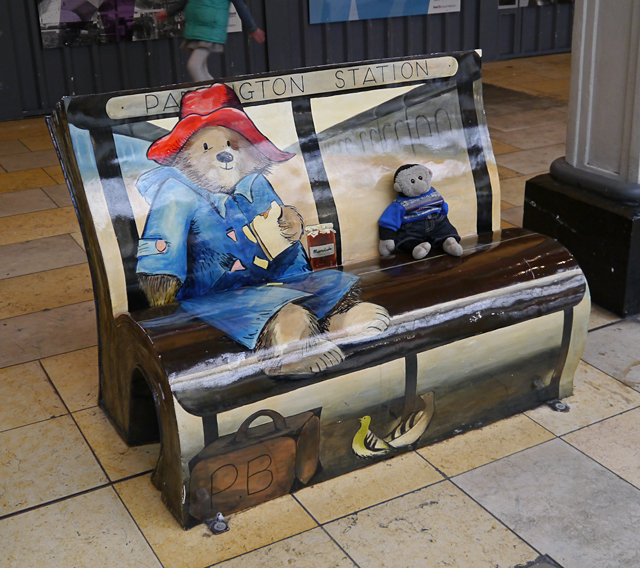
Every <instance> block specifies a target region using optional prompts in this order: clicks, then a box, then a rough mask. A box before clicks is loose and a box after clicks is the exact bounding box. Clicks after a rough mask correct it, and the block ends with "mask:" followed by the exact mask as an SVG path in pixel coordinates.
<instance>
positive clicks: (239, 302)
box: [137, 167, 358, 349]
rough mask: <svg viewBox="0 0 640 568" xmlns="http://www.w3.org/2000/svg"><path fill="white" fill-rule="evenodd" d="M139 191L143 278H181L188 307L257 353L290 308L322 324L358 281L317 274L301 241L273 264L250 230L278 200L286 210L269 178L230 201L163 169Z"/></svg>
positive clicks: (255, 178) (143, 179) (248, 181)
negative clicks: (144, 206)
mask: <svg viewBox="0 0 640 568" xmlns="http://www.w3.org/2000/svg"><path fill="white" fill-rule="evenodd" d="M137 187H138V190H139V191H140V193H141V194H142V196H143V197H144V198H145V200H146V201H147V203H149V205H150V206H151V208H150V210H149V215H148V217H147V222H146V225H145V228H144V232H143V234H142V237H141V239H140V241H139V246H138V267H137V272H138V273H139V274H167V275H171V276H176V277H178V278H179V279H180V280H182V282H183V283H184V284H183V285H182V287H181V288H180V291H179V293H178V297H177V299H178V300H179V301H180V303H181V306H182V308H183V309H185V310H187V311H188V312H190V313H192V314H193V315H195V316H197V317H199V318H200V319H202V320H204V321H206V322H207V323H209V324H211V325H213V326H215V327H217V328H218V329H221V330H222V331H224V332H225V333H226V334H228V335H229V336H231V337H232V338H233V339H235V340H236V341H238V342H239V343H242V344H243V345H245V346H247V347H249V348H250V349H253V348H254V347H255V345H256V341H257V339H258V336H259V335H260V332H261V331H262V329H263V328H264V326H265V324H266V323H267V321H268V320H269V318H271V317H272V316H273V315H274V314H275V313H276V312H277V311H278V310H280V309H281V308H282V307H283V306H285V305H286V304H288V303H290V302H293V301H296V303H297V304H300V305H302V306H304V307H306V308H307V309H309V310H310V311H311V312H312V313H314V314H315V315H316V316H317V317H318V318H322V317H323V316H325V315H326V314H327V313H328V312H329V311H330V310H331V308H333V307H334V306H335V305H336V304H337V303H338V302H339V301H340V299H341V298H342V297H343V296H344V295H345V294H346V293H347V292H348V291H349V290H350V289H351V288H352V287H353V285H354V284H355V282H356V281H357V280H358V278H357V277H356V276H352V275H350V274H346V273H343V272H341V271H339V270H322V271H319V272H312V270H311V267H310V266H309V261H308V259H307V256H306V253H305V251H304V248H303V247H302V244H301V243H300V242H299V241H298V242H296V243H293V244H292V245H291V246H290V247H288V248H287V249H286V250H285V251H283V252H282V253H280V254H279V255H278V256H276V257H275V258H273V259H272V260H269V259H268V258H267V255H266V254H265V252H264V251H263V249H262V247H260V245H259V244H258V243H257V242H256V239H255V238H254V237H253V234H252V233H251V231H250V228H249V224H250V223H251V221H252V220H253V219H254V218H255V217H256V216H257V215H260V214H262V213H264V212H265V211H267V210H268V209H269V207H270V206H271V202H272V201H275V202H276V203H278V205H283V203H282V201H281V200H280V198H279V197H278V195H277V194H276V192H275V191H274V189H273V187H271V184H270V183H269V182H268V181H267V179H266V178H265V177H264V176H263V175H262V174H253V175H250V176H247V177H245V178H244V179H242V180H240V182H239V183H238V184H237V185H236V188H235V191H234V192H233V193H232V194H224V193H212V192H210V191H207V190H205V189H203V188H201V187H199V186H198V185H196V184H194V183H193V182H192V181H191V180H189V179H188V178H187V177H186V176H185V175H184V174H182V172H181V171H180V170H178V169H176V168H172V167H159V168H155V169H153V170H150V171H148V172H146V173H144V174H142V175H141V176H140V177H139V178H138V182H137Z"/></svg>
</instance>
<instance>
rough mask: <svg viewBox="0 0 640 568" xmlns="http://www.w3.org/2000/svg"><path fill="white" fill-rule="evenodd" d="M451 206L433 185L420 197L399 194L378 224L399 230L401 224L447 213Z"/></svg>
mask: <svg viewBox="0 0 640 568" xmlns="http://www.w3.org/2000/svg"><path fill="white" fill-rule="evenodd" d="M448 211H449V206H448V205H447V203H446V201H445V200H444V199H443V198H442V196H441V195H440V194H439V193H438V192H437V191H436V190H435V189H434V188H433V187H432V188H431V189H430V190H429V191H427V193H423V194H422V195H419V196H418V197H405V196H403V195H399V196H398V197H397V198H396V200H395V201H394V202H393V203H392V204H391V205H389V207H387V208H386V209H385V210H384V213H383V214H382V215H381V216H380V220H379V221H378V224H379V225H380V227H383V228H385V229H390V230H392V231H397V230H398V229H399V228H400V226H401V225H404V224H405V223H411V222H413V221H420V220H423V219H426V218H427V217H430V216H431V215H438V214H441V215H445V216H446V215H447V213H448Z"/></svg>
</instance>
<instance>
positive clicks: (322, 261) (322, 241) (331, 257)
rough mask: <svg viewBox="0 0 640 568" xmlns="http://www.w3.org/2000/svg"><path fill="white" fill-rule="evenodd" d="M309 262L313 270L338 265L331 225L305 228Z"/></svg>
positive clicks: (325, 224)
mask: <svg viewBox="0 0 640 568" xmlns="http://www.w3.org/2000/svg"><path fill="white" fill-rule="evenodd" d="M304 232H305V235H306V236H307V247H308V249H309V262H310V264H311V268H312V269H313V270H322V269H323V268H334V267H336V266H337V265H338V256H337V253H336V232H335V231H334V230H333V223H322V224H321V225H312V226H309V227H305V229H304Z"/></svg>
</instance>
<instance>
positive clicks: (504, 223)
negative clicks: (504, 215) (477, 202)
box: [500, 219, 516, 229]
mask: <svg viewBox="0 0 640 568" xmlns="http://www.w3.org/2000/svg"><path fill="white" fill-rule="evenodd" d="M500 228H501V229H515V228H516V226H515V225H512V224H511V223H507V221H503V220H502V219H500Z"/></svg>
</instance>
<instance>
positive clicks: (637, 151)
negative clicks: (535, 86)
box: [552, 0, 640, 191]
mask: <svg viewBox="0 0 640 568" xmlns="http://www.w3.org/2000/svg"><path fill="white" fill-rule="evenodd" d="M639 55H640V0H576V5H575V15H574V25H573V45H572V56H571V94H570V101H569V124H568V131H567V155H566V162H567V163H568V164H569V166H573V168H577V170H580V171H581V174H582V175H584V174H593V175H594V177H596V178H598V177H599V176H602V177H603V178H605V179H604V180H601V181H604V182H605V183H606V180H607V179H609V180H612V181H613V180H615V181H613V184H614V185H616V186H618V187H620V189H624V186H625V185H629V186H631V187H633V186H636V191H637V185H636V184H638V183H640V57H639ZM552 173H553V169H552ZM576 173H577V172H576Z"/></svg>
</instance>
